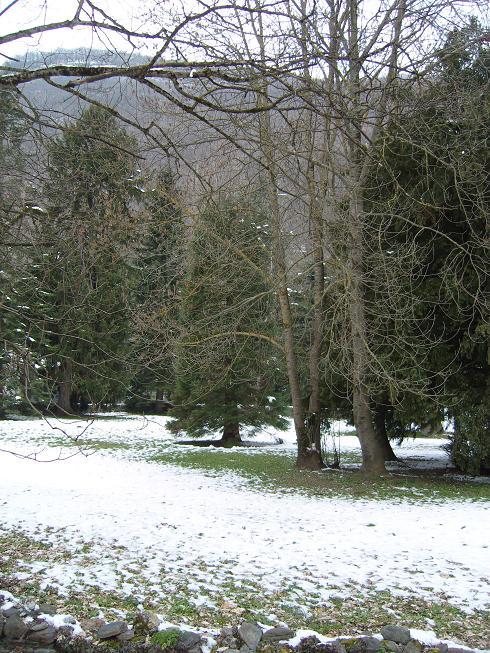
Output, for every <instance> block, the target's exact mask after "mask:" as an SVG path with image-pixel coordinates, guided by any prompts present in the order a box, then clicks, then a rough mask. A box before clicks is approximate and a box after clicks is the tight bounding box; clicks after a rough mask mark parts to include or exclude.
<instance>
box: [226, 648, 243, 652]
mask: <svg viewBox="0 0 490 653" xmlns="http://www.w3.org/2000/svg"><path fill="white" fill-rule="evenodd" d="M223 653H240V651H239V650H238V649H237V648H227V649H225V650H224V651H223Z"/></svg>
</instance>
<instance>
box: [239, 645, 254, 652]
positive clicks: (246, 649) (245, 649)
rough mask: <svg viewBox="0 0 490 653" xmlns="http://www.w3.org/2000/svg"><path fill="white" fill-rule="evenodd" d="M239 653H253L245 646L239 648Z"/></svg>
mask: <svg viewBox="0 0 490 653" xmlns="http://www.w3.org/2000/svg"><path fill="white" fill-rule="evenodd" d="M240 653H253V651H252V649H251V648H249V647H248V646H247V645H246V644H244V645H243V646H242V647H241V648H240Z"/></svg>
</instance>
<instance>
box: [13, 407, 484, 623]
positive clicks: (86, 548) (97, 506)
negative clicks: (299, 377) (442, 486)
mask: <svg viewBox="0 0 490 653" xmlns="http://www.w3.org/2000/svg"><path fill="white" fill-rule="evenodd" d="M165 423H166V420H165V419H164V418H153V419H151V420H144V419H143V418H139V417H132V418H125V419H123V418H121V419H104V420H98V421H96V422H94V424H92V425H90V427H89V428H88V430H86V431H85V428H86V424H84V423H83V422H71V421H70V422H68V421H63V422H52V423H50V424H48V423H47V422H44V421H42V420H22V421H16V422H13V421H12V422H0V449H3V450H8V451H9V452H14V453H17V454H30V455H32V454H36V455H37V456H38V458H40V459H42V460H50V459H53V458H57V457H58V455H59V454H60V450H59V448H57V447H55V446H54V445H55V444H56V441H55V440H54V438H58V436H60V435H61V434H62V431H68V432H69V433H70V434H72V435H73V434H77V433H83V437H84V438H87V437H90V438H94V439H95V440H98V441H111V442H114V443H117V442H119V443H126V444H127V445H134V446H135V448H134V450H133V449H131V448H128V449H105V450H97V451H95V453H93V454H92V455H90V456H88V457H87V456H84V455H77V456H75V457H71V458H68V459H63V460H59V461H56V462H49V463H48V462H45V463H40V462H36V461H33V460H31V459H26V458H23V457H17V456H15V455H12V453H7V452H5V451H4V452H2V453H0V534H1V530H2V529H3V530H6V529H18V530H20V531H21V532H23V533H25V534H27V535H29V536H31V537H34V538H39V539H44V540H49V541H50V542H52V543H53V544H54V545H56V546H62V547H64V548H65V549H66V550H68V551H69V552H70V554H71V555H70V556H67V557H65V558H63V557H60V559H59V560H57V562H56V563H52V562H51V563H50V564H47V563H46V560H45V559H44V558H43V557H42V554H40V557H39V558H38V559H37V560H35V561H32V560H31V561H29V562H27V561H26V560H22V558H21V557H20V558H19V559H18V561H17V564H18V569H17V574H18V578H21V579H22V578H24V579H26V580H27V579H33V578H37V579H38V580H40V581H41V586H46V585H51V586H56V587H57V588H59V589H60V590H61V591H62V592H69V591H71V590H74V589H83V588H84V587H85V586H87V585H90V586H96V587H100V588H102V589H108V590H112V589H114V590H117V591H119V592H123V593H126V594H129V595H131V596H132V597H136V598H137V599H139V600H144V599H145V596H146V595H147V594H148V593H150V594H151V596H152V597H153V598H154V599H158V597H162V598H163V597H165V596H168V594H169V593H170V592H175V591H178V589H179V587H181V586H182V584H185V585H186V588H187V591H188V592H190V595H191V596H192V602H193V603H194V605H207V606H210V607H212V606H213V605H217V604H218V603H219V601H221V600H222V599H223V598H224V599H226V598H227V596H230V597H232V596H233V592H235V594H236V592H237V591H238V590H239V589H240V588H244V589H245V588H247V586H248V585H249V584H250V583H253V585H254V586H255V587H257V588H260V590H261V591H263V592H264V593H265V594H267V595H269V596H270V595H272V594H273V593H274V592H284V590H285V589H288V588H289V596H290V600H291V605H294V606H296V607H300V608H301V607H302V609H308V606H310V608H311V606H312V605H314V604H315V603H318V604H321V603H322V602H323V603H325V602H328V601H329V600H331V599H332V598H335V597H345V596H348V595H350V594H353V593H356V592H357V593H358V592H359V591H360V593H361V594H363V593H364V594H368V593H369V592H372V591H378V590H383V589H387V590H389V591H390V592H391V593H392V594H395V595H397V594H399V595H401V596H408V597H418V598H424V599H427V600H433V601H438V600H445V601H449V602H450V603H451V604H453V605H455V606H459V607H461V608H463V609H464V610H466V611H472V610H475V609H486V608H488V607H489V606H490V555H489V554H490V548H489V527H490V520H489V517H490V503H488V502H485V501H478V500H464V499H461V500H447V499H446V500H444V499H442V498H441V499H434V500H432V501H429V502H427V501H426V502H422V503H420V504H418V503H414V502H413V501H410V502H409V501H406V500H405V498H404V495H403V493H402V492H401V493H400V497H399V498H397V499H396V500H395V499H393V500H379V501H370V500H361V499H359V500H355V501H353V500H349V499H341V498H332V497H326V498H322V497H315V496H308V495H306V494H304V493H295V492H292V491H290V492H287V493H284V492H282V491H281V490H280V489H278V490H277V491H273V490H267V491H260V490H259V489H256V488H255V489H254V487H253V486H252V485H251V484H250V483H247V481H246V480H245V479H243V478H242V477H240V476H238V475H236V474H233V473H230V472H226V473H222V474H214V475H209V474H206V473H204V472H201V471H198V470H194V469H188V468H182V467H179V466H177V465H169V464H165V465H164V464H159V463H156V462H148V461H146V460H144V459H142V458H141V457H140V458H138V457H137V455H136V454H135V453H134V452H136V451H137V450H138V449H137V448H136V445H137V444H138V443H141V444H143V445H144V446H148V447H151V446H155V447H156V446H165V443H167V445H168V446H170V450H171V446H172V445H170V444H169V443H170V440H171V436H170V435H169V433H168V432H167V431H166V429H165ZM53 427H56V428H59V429H61V430H60V431H56V430H53ZM283 437H284V436H283ZM259 439H263V438H259ZM284 439H285V442H284V444H283V445H280V446H278V447H274V453H277V452H278V451H282V452H283V453H284V454H285V455H290V454H291V452H292V447H293V444H292V437H291V433H290V432H288V433H287V434H286V436H285V438H284ZM46 441H47V442H48V443H49V444H50V446H49V447H46V446H44V445H42V443H43V442H46ZM340 442H341V447H342V450H343V451H351V452H356V450H357V448H358V444H357V440H356V439H355V438H354V437H353V436H342V437H341V438H340ZM152 443H153V444H152ZM73 451H74V450H73V449H65V450H62V451H61V458H65V454H70V453H73ZM253 451H255V454H257V450H250V455H253ZM399 451H400V450H399ZM422 451H423V452H424V455H425V456H427V454H429V455H430V454H432V455H433V457H434V458H435V459H437V461H438V463H437V464H439V465H441V466H444V465H445V464H446V458H445V456H446V454H445V453H444V451H443V450H442V449H441V447H440V441H434V440H417V443H416V444H414V443H412V442H409V443H406V444H405V445H404V446H403V447H402V448H401V452H402V454H404V455H408V456H410V457H411V458H412V459H414V456H415V457H416V456H421V455H422V454H421V452H422ZM220 455H226V453H223V452H220ZM409 490H410V489H409V488H408V492H409ZM412 498H413V497H412ZM0 556H1V552H0ZM141 579H144V581H145V583H144V587H143V586H142V585H141ZM230 600H231V598H230ZM305 606H307V607H306V608H305Z"/></svg>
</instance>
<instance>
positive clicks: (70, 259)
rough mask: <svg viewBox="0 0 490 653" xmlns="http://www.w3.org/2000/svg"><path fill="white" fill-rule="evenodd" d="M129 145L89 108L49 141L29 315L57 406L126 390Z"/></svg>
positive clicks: (82, 404) (106, 117)
mask: <svg viewBox="0 0 490 653" xmlns="http://www.w3.org/2000/svg"><path fill="white" fill-rule="evenodd" d="M135 152H136V143H135V140H134V139H133V138H132V137H131V136H129V135H128V134H127V133H126V132H125V131H124V130H123V129H122V128H121V127H120V126H119V125H118V124H117V122H116V120H115V119H114V118H113V117H112V116H111V115H110V114H108V113H107V112H105V111H103V110H101V109H98V108H96V107H90V108H88V109H87V110H86V111H84V113H83V114H82V115H81V117H80V118H79V119H78V120H77V121H76V122H75V123H73V124H72V125H69V126H68V127H66V128H65V130H64V131H63V135H62V136H61V137H60V138H58V139H56V140H54V141H53V142H52V143H51V144H50V146H49V151H48V155H49V167H48V171H47V183H46V186H45V203H46V207H47V212H46V213H45V214H44V215H43V217H42V219H40V220H39V221H38V234H37V236H38V238H39V240H40V241H42V242H43V243H46V245H45V247H44V248H43V250H39V251H38V252H36V255H35V256H34V259H33V262H32V277H33V282H32V294H33V295H37V294H39V293H43V295H44V297H45V302H44V306H43V310H41V311H39V310H38V311H36V313H35V314H33V315H32V319H33V321H34V322H35V323H36V324H37V325H38V326H39V329H40V331H41V333H42V334H43V337H42V338H41V341H40V342H39V343H38V347H39V348H40V350H41V351H42V354H43V356H44V357H45V359H46V372H47V375H48V377H49V378H50V380H51V381H52V382H53V384H54V385H55V386H56V387H57V396H56V399H55V404H56V406H57V408H58V409H59V410H60V411H61V412H63V413H70V412H71V411H72V409H73V408H74V406H73V404H74V403H75V404H76V406H75V407H77V408H81V409H83V408H86V406H87V405H88V403H94V404H99V403H101V402H104V403H106V402H111V401H114V400H115V399H117V397H118V396H119V397H120V396H121V395H124V390H125V386H126V383H127V380H128V371H127V365H126V361H125V350H126V348H127V342H128V332H129V317H128V310H127V303H128V302H127V300H128V293H129V288H130V283H131V275H130V272H129V269H128V266H127V264H126V263H127V256H128V244H129V242H130V237H131V231H132V221H133V220H132V216H131V212H130V200H131V196H132V194H133V191H134V189H135V180H134V170H135V158H134V153H135ZM129 247H130V245H129Z"/></svg>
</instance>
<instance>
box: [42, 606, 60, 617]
mask: <svg viewBox="0 0 490 653" xmlns="http://www.w3.org/2000/svg"><path fill="white" fill-rule="evenodd" d="M39 612H40V614H49V616H50V617H52V616H54V615H55V614H56V606H55V605H53V604H52V603H40V604H39Z"/></svg>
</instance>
